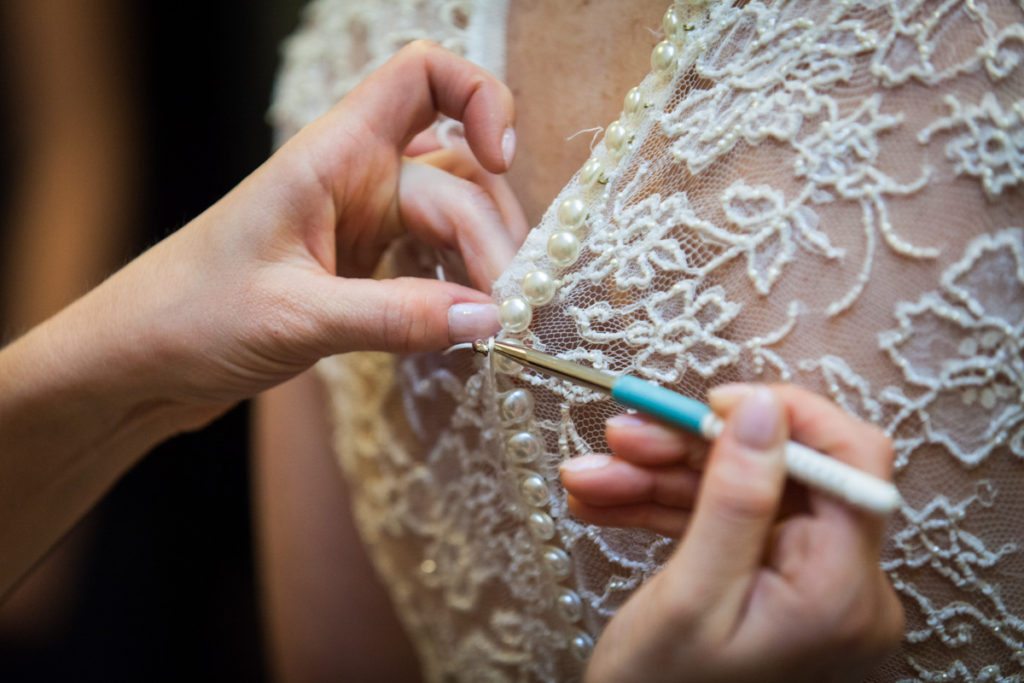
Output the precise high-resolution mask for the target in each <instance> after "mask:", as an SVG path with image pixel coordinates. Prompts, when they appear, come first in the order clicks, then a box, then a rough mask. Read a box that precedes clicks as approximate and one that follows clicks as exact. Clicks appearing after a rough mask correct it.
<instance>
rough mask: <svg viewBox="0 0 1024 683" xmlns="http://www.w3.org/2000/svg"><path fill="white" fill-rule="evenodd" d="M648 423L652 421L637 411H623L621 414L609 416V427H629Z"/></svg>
mask: <svg viewBox="0 0 1024 683" xmlns="http://www.w3.org/2000/svg"><path fill="white" fill-rule="evenodd" d="M648 424H650V422H648V421H647V420H645V419H643V418H642V417H640V416H639V415H637V414H635V413H622V414H621V415H616V416H615V417H609V418H608V426H609V427H621V428H624V429H629V428H631V427H643V426H645V425H648Z"/></svg>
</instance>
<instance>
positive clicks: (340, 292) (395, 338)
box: [301, 273, 501, 357]
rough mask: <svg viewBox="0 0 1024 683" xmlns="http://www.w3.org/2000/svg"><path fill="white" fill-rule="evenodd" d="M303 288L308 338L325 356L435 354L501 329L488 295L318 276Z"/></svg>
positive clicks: (438, 285) (421, 283) (411, 282)
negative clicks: (453, 344)
mask: <svg viewBox="0 0 1024 683" xmlns="http://www.w3.org/2000/svg"><path fill="white" fill-rule="evenodd" d="M312 278H313V279H312V281H311V282H310V283H309V284H308V286H305V287H303V288H302V291H303V293H304V298H303V301H302V302H301V305H302V306H304V307H306V310H307V311H308V312H307V313H305V314H304V315H305V318H306V319H308V320H312V321H314V322H313V323H312V324H311V325H309V332H308V336H309V337H310V338H311V341H312V342H314V343H315V344H316V350H317V352H318V353H319V355H320V356H321V357H322V356H327V355H332V354H336V353H345V352H348V351H355V350H365V351H392V352H397V353H404V352H412V351H435V350H439V349H442V348H445V347H446V346H449V345H450V344H452V343H455V342H462V341H471V340H473V339H479V338H482V337H488V336H491V335H493V334H495V333H497V331H498V330H499V329H500V327H501V326H500V324H499V323H498V316H497V308H496V307H495V306H494V305H493V304H492V303H491V302H490V299H489V298H488V297H487V296H486V295H485V294H483V293H481V292H478V291H476V290H473V289H470V288H469V287H463V286H461V285H457V284H455V283H451V282H440V281H437V280H423V279H420V278H395V279H392V280H368V279H358V278H356V279H347V278H339V277H335V276H332V275H327V274H323V273H316V274H313V276H312Z"/></svg>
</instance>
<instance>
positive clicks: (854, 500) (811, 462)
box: [473, 339, 902, 515]
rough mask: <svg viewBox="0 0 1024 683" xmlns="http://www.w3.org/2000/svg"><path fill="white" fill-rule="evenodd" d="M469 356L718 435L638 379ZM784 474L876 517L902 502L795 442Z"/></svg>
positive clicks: (702, 410) (501, 349) (708, 422)
mask: <svg viewBox="0 0 1024 683" xmlns="http://www.w3.org/2000/svg"><path fill="white" fill-rule="evenodd" d="M473 350H474V351H475V352H477V353H479V354H483V355H485V356H486V355H489V354H491V353H496V354H499V355H501V356H504V357H506V358H509V359H511V360H514V361H516V362H518V363H520V364H522V365H525V366H527V367H530V368H533V369H535V370H538V371H540V372H543V373H545V374H548V375H554V376H556V377H561V378H562V379H565V380H568V381H570V382H573V383H574V384H579V385H582V386H585V387H589V388H591V389H595V390H597V391H601V392H604V393H607V394H610V395H611V397H612V398H614V399H615V400H616V401H618V402H619V403H621V404H622V405H624V406H627V407H629V408H635V409H636V410H639V411H640V412H642V413H646V414H648V415H651V416H653V417H655V418H658V419H659V420H662V421H663V422H666V423H668V424H671V425H674V426H676V427H681V428H683V429H685V430H686V431H688V432H690V433H692V434H696V435H698V436H701V437H703V438H705V439H707V440H709V441H711V440H714V439H715V438H716V437H717V436H718V435H719V434H721V432H722V426H723V423H722V420H721V418H719V417H718V416H717V415H715V413H714V412H713V411H712V410H711V408H710V406H708V405H706V404H704V403H701V402H700V401H698V400H696V399H692V398H689V397H688V396H683V395H682V394H677V393H676V392H674V391H671V390H669V389H666V388H664V387H662V386H658V385H657V384H654V383H653V382H648V381H646V380H642V379H640V378H638V377H632V376H630V375H624V376H621V377H619V376H615V375H611V374H608V373H606V372H601V371H600V370H595V369H594V368H588V367H586V366H585V365H579V364H577V363H573V362H571V361H567V360H562V359H561V358H556V357H555V356H552V355H550V354H547V353H542V352H540V351H536V350H534V349H530V348H526V347H524V346H519V345H517V344H510V343H508V342H500V341H496V340H494V339H490V340H486V341H484V340H477V341H476V342H474V343H473ZM786 470H787V472H788V473H789V476H791V477H792V478H793V479H795V480H796V481H799V482H801V483H803V484H806V485H807V486H810V487H813V488H815V489H818V490H820V491H823V492H825V493H828V494H829V495H831V496H833V497H835V498H838V499H840V500H843V501H845V502H846V503H848V504H850V505H852V506H854V507H857V508H860V509H862V510H865V511H867V512H870V513H873V514H876V515H888V514H890V513H892V512H893V511H894V510H896V509H897V508H898V507H899V506H900V504H901V502H902V499H901V498H900V494H899V491H898V490H897V489H896V487H895V486H894V485H893V484H892V483H890V482H888V481H885V480H883V479H879V478H877V477H873V476H871V475H869V474H867V473H866V472H862V471H861V470H858V469H856V468H854V467H851V466H849V465H847V464H845V463H842V462H840V461H838V460H836V459H834V458H830V457H829V456H827V455H824V454H823V453H819V452H818V451H816V450H814V449H812V448H808V447H807V446H804V445H802V444H799V443H796V442H795V441H790V442H789V443H787V444H786Z"/></svg>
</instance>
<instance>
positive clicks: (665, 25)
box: [661, 7, 683, 40]
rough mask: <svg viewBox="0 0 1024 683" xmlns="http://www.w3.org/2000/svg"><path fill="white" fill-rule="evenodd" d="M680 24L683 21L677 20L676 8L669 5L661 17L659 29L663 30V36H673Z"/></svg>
mask: <svg viewBox="0 0 1024 683" xmlns="http://www.w3.org/2000/svg"><path fill="white" fill-rule="evenodd" d="M682 24H683V22H681V21H679V15H678V14H676V8H675V7H669V8H668V11H667V12H665V16H664V17H662V18H661V30H662V31H664V32H665V38H666V39H667V40H671V39H672V38H674V37H675V35H676V34H677V33H679V29H680V28H681V27H682Z"/></svg>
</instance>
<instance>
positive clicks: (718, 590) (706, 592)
mask: <svg viewBox="0 0 1024 683" xmlns="http://www.w3.org/2000/svg"><path fill="white" fill-rule="evenodd" d="M786 439H787V429H786V422H785V419H784V411H783V407H782V404H781V403H780V402H779V401H778V399H777V398H776V397H775V395H774V393H773V392H772V391H771V390H769V389H767V388H764V387H761V388H758V389H756V390H755V391H754V392H752V393H751V394H750V396H748V397H747V398H745V399H743V400H742V401H741V402H740V404H739V405H738V406H737V407H736V408H735V409H734V410H733V411H732V413H731V414H730V415H729V416H728V417H726V419H725V426H724V429H723V431H722V435H721V436H720V437H719V438H718V439H717V440H716V441H715V443H714V446H713V447H712V449H711V457H710V458H709V460H708V464H707V468H706V469H705V471H704V475H703V479H702V482H701V487H700V492H699V494H698V498H697V507H696V510H694V513H693V519H692V521H691V523H690V528H689V529H688V531H687V533H686V537H685V538H684V539H683V544H682V547H681V548H680V550H679V552H678V553H677V554H676V555H675V556H674V557H673V558H672V559H671V560H670V564H672V565H674V569H673V570H672V573H671V576H672V577H674V578H672V579H668V580H671V581H679V582H680V587H679V590H680V591H682V592H683V593H684V594H688V595H690V596H692V597H693V598H694V599H696V600H701V601H702V603H703V604H705V605H707V606H708V608H709V609H714V610H715V611H716V612H717V613H718V614H719V615H720V616H721V617H722V619H723V621H724V623H731V622H732V620H733V619H734V618H735V616H736V615H737V614H739V612H740V610H741V609H742V606H743V602H744V599H745V596H746V592H747V589H748V587H749V582H750V581H751V579H752V577H753V576H754V574H755V573H756V571H757V570H758V568H759V567H760V565H761V562H762V558H763V555H764V548H765V547H766V544H767V542H768V540H769V536H770V533H771V528H772V525H773V523H774V520H775V516H776V513H777V512H778V508H779V502H780V500H781V498H782V491H783V486H784V483H785V462H784V455H783V445H784V444H785V442H786ZM694 591H697V594H695V593H694Z"/></svg>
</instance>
